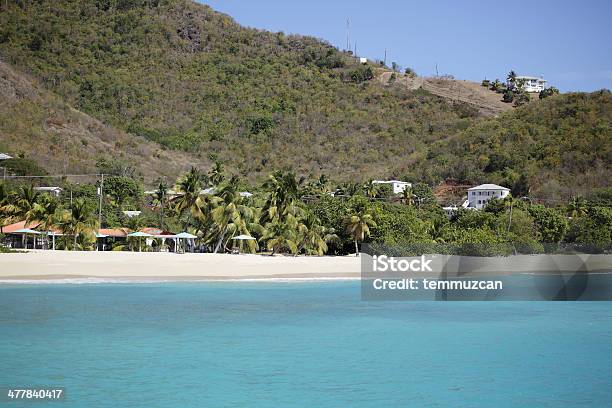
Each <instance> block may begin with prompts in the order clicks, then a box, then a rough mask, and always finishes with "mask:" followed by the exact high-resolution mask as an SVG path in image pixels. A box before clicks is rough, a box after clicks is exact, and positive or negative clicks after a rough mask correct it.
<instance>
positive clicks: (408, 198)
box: [402, 187, 416, 207]
mask: <svg viewBox="0 0 612 408" xmlns="http://www.w3.org/2000/svg"><path fill="white" fill-rule="evenodd" d="M402 202H403V203H404V204H406V205H407V206H408V207H414V204H415V203H416V196H415V195H414V191H413V190H412V187H406V188H405V189H404V191H402Z"/></svg>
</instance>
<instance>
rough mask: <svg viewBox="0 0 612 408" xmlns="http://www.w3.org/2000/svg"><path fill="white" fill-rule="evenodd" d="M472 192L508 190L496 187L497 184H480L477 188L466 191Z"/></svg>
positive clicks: (507, 189)
mask: <svg viewBox="0 0 612 408" xmlns="http://www.w3.org/2000/svg"><path fill="white" fill-rule="evenodd" d="M472 190H504V191H510V189H509V188H506V187H502V186H498V185H497V184H481V185H479V186H475V187H472V188H468V191H472Z"/></svg>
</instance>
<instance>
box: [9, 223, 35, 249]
mask: <svg viewBox="0 0 612 408" xmlns="http://www.w3.org/2000/svg"><path fill="white" fill-rule="evenodd" d="M11 234H19V235H22V236H23V239H24V241H25V244H24V247H27V243H28V235H30V234H31V235H34V237H33V238H34V239H33V240H32V241H33V244H32V245H33V249H36V235H40V234H42V232H39V231H34V230H33V229H30V228H20V229H18V230H15V231H13V232H11Z"/></svg>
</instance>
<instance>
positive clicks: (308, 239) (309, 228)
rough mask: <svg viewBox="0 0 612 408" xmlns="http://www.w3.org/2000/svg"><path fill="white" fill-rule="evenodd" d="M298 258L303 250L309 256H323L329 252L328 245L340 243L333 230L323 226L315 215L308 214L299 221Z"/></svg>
mask: <svg viewBox="0 0 612 408" xmlns="http://www.w3.org/2000/svg"><path fill="white" fill-rule="evenodd" d="M298 234H299V239H298V248H297V251H296V253H295V255H296V256H297V254H298V253H300V252H301V251H302V250H305V252H306V253H307V254H309V255H318V256H322V255H324V254H325V253H326V252H327V249H328V248H327V244H328V243H330V242H338V241H339V238H338V236H337V235H336V234H335V231H334V229H333V228H327V227H325V226H323V225H321V221H320V220H319V219H318V218H317V217H315V216H314V215H313V214H308V216H306V217H305V218H303V219H301V220H300V221H299V225H298Z"/></svg>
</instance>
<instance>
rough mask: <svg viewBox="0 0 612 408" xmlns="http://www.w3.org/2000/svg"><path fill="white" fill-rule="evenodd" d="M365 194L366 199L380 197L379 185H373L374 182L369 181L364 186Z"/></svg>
mask: <svg viewBox="0 0 612 408" xmlns="http://www.w3.org/2000/svg"><path fill="white" fill-rule="evenodd" d="M363 192H364V193H365V195H366V197H369V198H376V197H378V194H379V192H380V188H379V186H378V184H374V183H372V180H369V181H368V182H367V183H365V184H364V185H363Z"/></svg>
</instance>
